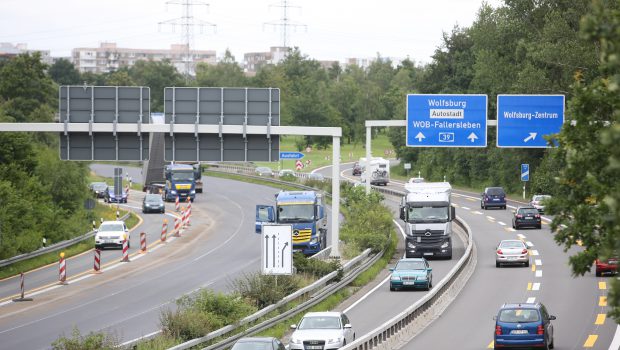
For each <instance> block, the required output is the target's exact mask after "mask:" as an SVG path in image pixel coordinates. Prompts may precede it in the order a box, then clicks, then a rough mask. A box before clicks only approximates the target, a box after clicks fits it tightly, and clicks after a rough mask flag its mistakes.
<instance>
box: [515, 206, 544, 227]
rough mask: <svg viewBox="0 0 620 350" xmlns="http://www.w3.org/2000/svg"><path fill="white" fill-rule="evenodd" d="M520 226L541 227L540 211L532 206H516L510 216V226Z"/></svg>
mask: <svg viewBox="0 0 620 350" xmlns="http://www.w3.org/2000/svg"><path fill="white" fill-rule="evenodd" d="M521 227H535V228H541V220H540V213H539V212H538V209H536V208H534V207H518V208H517V210H515V211H514V215H513V216H512V228H514V229H517V230H518V229H520V228H521Z"/></svg>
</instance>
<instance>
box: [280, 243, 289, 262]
mask: <svg viewBox="0 0 620 350" xmlns="http://www.w3.org/2000/svg"><path fill="white" fill-rule="evenodd" d="M287 246H288V242H284V246H283V247H282V260H281V261H282V267H284V251H285V250H286V247H287Z"/></svg>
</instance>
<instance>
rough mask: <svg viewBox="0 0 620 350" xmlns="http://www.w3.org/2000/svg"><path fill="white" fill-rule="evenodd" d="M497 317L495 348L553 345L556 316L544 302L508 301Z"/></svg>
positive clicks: (545, 346) (543, 347)
mask: <svg viewBox="0 0 620 350" xmlns="http://www.w3.org/2000/svg"><path fill="white" fill-rule="evenodd" d="M494 319H495V334H494V335H493V340H494V342H493V348H494V349H506V348H537V349H538V348H541V349H553V346H554V342H553V324H551V321H552V320H555V316H552V315H549V313H548V312H547V308H546V307H545V306H544V305H543V304H542V303H532V304H529V303H521V304H504V305H502V307H501V308H500V309H499V312H498V313H497V316H495V317H494Z"/></svg>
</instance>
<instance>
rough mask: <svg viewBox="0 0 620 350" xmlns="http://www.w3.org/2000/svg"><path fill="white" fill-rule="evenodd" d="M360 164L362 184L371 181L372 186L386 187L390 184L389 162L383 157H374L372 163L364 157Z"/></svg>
mask: <svg viewBox="0 0 620 350" xmlns="http://www.w3.org/2000/svg"><path fill="white" fill-rule="evenodd" d="M358 163H359V165H360V167H361V168H362V182H366V181H368V180H370V184H371V185H376V186H378V185H383V186H386V185H387V184H388V183H389V182H390V161H389V160H387V159H384V158H381V157H372V158H370V162H367V160H366V158H365V157H364V158H360V160H359V162H358ZM367 163H369V164H367Z"/></svg>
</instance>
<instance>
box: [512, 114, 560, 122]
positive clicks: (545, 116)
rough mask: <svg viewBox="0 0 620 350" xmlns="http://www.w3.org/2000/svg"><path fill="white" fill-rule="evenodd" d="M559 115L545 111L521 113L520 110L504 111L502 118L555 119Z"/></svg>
mask: <svg viewBox="0 0 620 350" xmlns="http://www.w3.org/2000/svg"><path fill="white" fill-rule="evenodd" d="M559 117H560V116H559V115H558V114H557V113H547V112H534V113H522V112H504V119H527V120H532V118H534V119H557V118H559Z"/></svg>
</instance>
